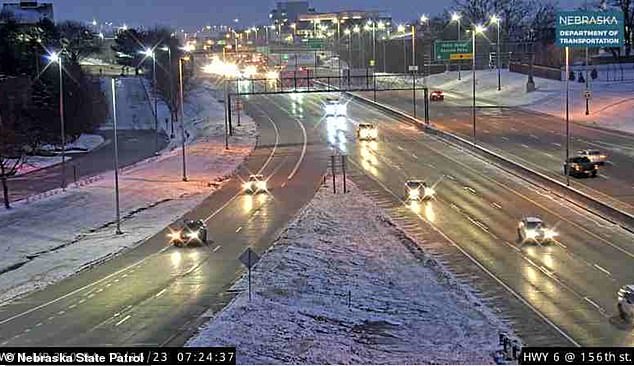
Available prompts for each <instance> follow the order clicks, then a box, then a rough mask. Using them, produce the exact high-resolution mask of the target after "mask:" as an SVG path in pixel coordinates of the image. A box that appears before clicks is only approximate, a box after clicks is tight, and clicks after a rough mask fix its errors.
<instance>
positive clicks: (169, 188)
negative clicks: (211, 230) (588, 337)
mask: <svg viewBox="0 0 634 366" xmlns="http://www.w3.org/2000/svg"><path fill="white" fill-rule="evenodd" d="M137 82H138V81H137ZM205 90H207V89H205V88H203V87H198V88H197V89H195V90H194V92H192V94H191V95H190V96H189V97H188V99H187V101H186V102H187V104H188V105H189V104H190V105H195V106H196V107H195V108H193V107H192V108H188V109H187V111H186V112H187V117H188V118H187V119H186V121H187V122H186V129H187V131H188V132H189V135H190V140H189V143H188V147H187V168H188V177H189V182H182V180H181V150H180V149H175V148H173V149H171V150H168V151H165V152H164V153H163V154H161V155H160V156H158V157H153V158H150V159H148V160H146V161H143V162H140V163H137V164H135V165H134V166H132V167H129V168H126V169H125V170H124V171H122V172H121V174H120V181H119V187H120V194H121V198H120V202H121V216H122V218H123V221H122V229H123V231H124V232H125V234H124V235H121V236H116V235H114V224H113V220H114V213H115V211H114V210H115V208H114V188H113V187H114V184H113V183H114V179H113V172H108V173H105V174H103V175H102V179H99V180H97V181H96V182H94V183H92V184H88V185H85V186H82V187H72V188H69V189H68V190H67V191H66V192H64V193H60V194H57V195H54V196H51V197H48V198H45V199H42V200H39V201H36V202H32V203H29V204H25V203H17V204H15V205H14V209H12V210H10V211H2V212H0V238H2V240H1V241H0V253H1V254H2V255H1V256H0V302H2V301H5V300H8V299H10V298H13V297H15V296H18V295H21V294H24V293H25V292H28V291H30V290H32V289H35V288H40V287H43V286H45V285H47V284H49V283H52V282H54V281H57V280H59V279H62V278H64V277H67V276H69V275H71V274H73V273H75V272H77V271H78V270H80V269H82V268H85V267H87V266H89V265H91V264H94V263H95V262H99V261H101V260H103V259H105V258H108V257H110V256H112V255H114V254H116V253H118V252H121V251H122V250H125V249H126V248H131V247H133V246H135V245H137V244H139V243H141V242H142V241H143V240H144V239H145V238H148V237H150V236H152V235H154V234H155V233H157V232H158V231H160V230H162V229H163V228H164V227H165V226H167V225H168V224H169V223H171V222H172V221H173V220H175V219H177V218H178V217H180V216H182V215H183V214H184V213H186V212H187V211H189V210H191V209H192V207H194V206H195V205H197V204H198V203H200V202H201V201H202V200H203V199H204V198H205V197H207V196H208V195H209V194H210V193H211V192H213V191H214V190H215V189H217V188H218V187H219V186H220V184H222V182H223V180H224V179H226V177H227V176H228V175H230V174H231V173H232V172H233V171H234V170H235V169H236V168H237V166H238V165H239V164H240V163H241V162H242V161H243V160H244V158H245V157H246V156H247V155H248V154H249V153H250V151H251V150H252V148H253V147H254V144H255V133H256V132H255V125H254V123H253V121H252V120H250V119H249V118H244V119H243V121H244V123H243V125H242V127H236V130H235V133H236V136H235V137H233V138H232V140H231V149H230V150H225V148H224V131H223V129H222V128H221V126H223V125H224V119H223V118H224V107H223V106H222V105H221V104H218V103H217V102H215V100H214V99H213V97H212V96H211V95H210V93H208V92H206V91H205ZM143 103H147V101H145V102H143ZM132 110H134V108H132ZM120 113H122V114H125V113H127V112H126V111H125V110H120ZM192 121H201V122H197V123H193V122H192ZM179 132H180V131H179ZM177 136H180V133H178V134H177Z"/></svg>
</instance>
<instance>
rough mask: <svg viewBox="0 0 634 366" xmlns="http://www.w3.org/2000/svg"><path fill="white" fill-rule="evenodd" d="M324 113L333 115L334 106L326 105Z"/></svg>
mask: <svg viewBox="0 0 634 366" xmlns="http://www.w3.org/2000/svg"><path fill="white" fill-rule="evenodd" d="M326 113H327V114H334V113H335V106H333V105H327V106H326Z"/></svg>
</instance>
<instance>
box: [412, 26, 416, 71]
mask: <svg viewBox="0 0 634 366" xmlns="http://www.w3.org/2000/svg"><path fill="white" fill-rule="evenodd" d="M415 65H416V25H415V24H413V25H412V66H415Z"/></svg>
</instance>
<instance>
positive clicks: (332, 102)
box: [324, 97, 347, 117]
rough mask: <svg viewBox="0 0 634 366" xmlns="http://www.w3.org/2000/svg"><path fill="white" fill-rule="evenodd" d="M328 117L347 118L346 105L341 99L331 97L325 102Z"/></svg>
mask: <svg viewBox="0 0 634 366" xmlns="http://www.w3.org/2000/svg"><path fill="white" fill-rule="evenodd" d="M324 110H325V112H326V116H334V117H337V116H345V115H346V112H347V107H346V103H345V102H344V101H342V100H341V99H339V98H335V97H330V98H326V100H325V101H324Z"/></svg>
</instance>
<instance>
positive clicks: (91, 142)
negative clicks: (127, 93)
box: [17, 133, 104, 175]
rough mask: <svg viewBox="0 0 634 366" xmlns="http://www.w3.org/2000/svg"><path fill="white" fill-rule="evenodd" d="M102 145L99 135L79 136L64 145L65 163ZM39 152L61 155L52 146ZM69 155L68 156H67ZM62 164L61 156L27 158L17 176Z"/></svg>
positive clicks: (42, 148)
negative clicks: (78, 154) (74, 156)
mask: <svg viewBox="0 0 634 366" xmlns="http://www.w3.org/2000/svg"><path fill="white" fill-rule="evenodd" d="M103 143H104V138H103V137H102V136H100V135H93V134H87V133H85V134H81V135H80V136H79V137H78V138H77V140H75V141H73V142H71V143H69V144H66V154H68V155H66V161H69V160H71V159H72V158H73V157H72V154H75V153H85V152H89V151H92V150H94V149H96V148H97V147H99V146H101V145H102V144H103ZM39 150H40V151H47V152H50V153H51V154H61V150H59V149H58V147H57V146H54V145H44V146H42V147H40V149H39ZM69 155H70V156H69ZM61 162H62V157H61V156H39V155H35V156H29V157H28V158H27V160H26V162H25V163H24V164H22V165H21V166H20V169H19V170H18V173H17V175H22V174H26V173H29V172H32V171H35V170H40V169H44V168H47V167H49V166H52V165H55V164H59V163H61Z"/></svg>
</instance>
